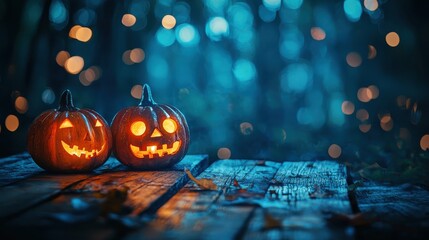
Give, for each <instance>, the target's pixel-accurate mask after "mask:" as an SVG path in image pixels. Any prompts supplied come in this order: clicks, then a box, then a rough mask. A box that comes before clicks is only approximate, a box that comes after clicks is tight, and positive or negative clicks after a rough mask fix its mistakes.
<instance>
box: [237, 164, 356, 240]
mask: <svg viewBox="0 0 429 240" xmlns="http://www.w3.org/2000/svg"><path fill="white" fill-rule="evenodd" d="M272 183H273V184H272V185H271V186H270V188H269V189H268V193H267V196H266V200H267V201H265V202H263V204H261V207H262V208H260V209H258V210H257V211H256V212H255V214H254V216H253V217H252V219H251V220H250V223H249V225H248V229H247V230H246V233H245V235H244V238H245V239H350V238H353V229H351V230H350V229H348V226H336V225H333V224H331V223H330V222H329V221H327V219H329V216H330V214H331V213H341V214H351V213H352V212H351V206H350V203H349V200H348V196H347V183H346V168H345V167H344V165H341V164H338V163H337V162H333V161H316V162H284V163H283V164H282V166H281V168H280V169H279V171H278V172H277V174H276V175H275V177H274V180H273V181H272ZM267 218H268V219H274V220H275V221H276V222H277V224H274V225H273V224H270V223H269V220H267Z"/></svg>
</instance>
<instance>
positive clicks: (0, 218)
mask: <svg viewBox="0 0 429 240" xmlns="http://www.w3.org/2000/svg"><path fill="white" fill-rule="evenodd" d="M22 161H26V162H28V161H31V162H32V160H31V159H30V160H28V159H26V160H22V158H19V161H18V162H15V163H13V164H12V165H11V166H15V167H18V169H15V171H21V170H22V169H20V168H19V167H20V166H22V165H21V164H20V162H22ZM17 164H18V165H17ZM119 165H120V163H119V162H118V161H117V160H116V159H115V158H110V159H108V161H107V162H106V164H105V165H103V166H101V167H100V168H99V169H97V170H96V171H94V172H93V173H85V174H50V173H46V172H44V171H43V172H38V173H37V172H36V174H35V175H33V176H31V177H28V178H25V176H24V175H19V174H18V175H13V176H12V177H15V176H20V177H24V178H25V179H22V180H21V181H17V182H15V183H13V184H8V185H5V186H2V187H0V196H2V197H1V198H0V223H1V222H4V221H6V220H7V219H9V218H10V217H11V216H13V215H15V214H18V213H20V212H21V211H24V210H26V209H29V208H31V207H32V206H35V205H37V204H40V203H41V202H43V201H46V200H48V199H50V198H53V197H55V196H56V195H58V194H59V193H60V192H61V191H63V190H64V189H66V188H68V187H69V186H71V185H72V184H74V183H76V182H79V181H82V180H84V179H86V178H89V177H91V176H94V175H97V174H100V173H101V172H103V171H107V170H110V169H111V168H114V167H117V166H119ZM23 171H25V170H23ZM30 175H31V173H30Z"/></svg>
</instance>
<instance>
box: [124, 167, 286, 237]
mask: <svg viewBox="0 0 429 240" xmlns="http://www.w3.org/2000/svg"><path fill="white" fill-rule="evenodd" d="M279 167H280V164H278V163H273V162H266V163H265V162H264V163H263V164H261V162H259V161H253V160H221V161H217V162H215V163H214V164H212V165H211V166H210V167H209V168H208V169H206V171H204V172H203V173H202V174H201V175H200V176H199V177H198V178H199V179H200V178H209V179H212V180H213V181H214V183H215V184H217V186H218V190H217V191H207V190H201V189H199V187H198V186H197V185H196V184H195V183H194V182H189V183H188V184H187V185H186V186H185V187H184V188H183V189H181V190H180V191H179V192H178V193H177V194H176V195H175V196H174V197H173V198H172V199H171V200H170V201H168V202H167V203H166V204H165V205H164V206H162V207H161V208H160V209H159V210H158V211H157V212H156V215H155V219H154V220H152V221H151V222H149V223H148V224H147V225H146V226H145V227H144V228H143V229H141V230H139V231H137V232H136V233H133V234H131V235H129V236H127V238H128V239H134V238H135V239H139V238H143V237H144V238H149V239H150V238H153V239H157V238H158V239H159V238H161V239H177V238H179V239H214V238H219V239H231V238H235V237H236V236H238V235H239V234H240V232H241V231H242V230H243V227H244V226H245V224H246V220H247V219H248V218H249V217H250V216H251V214H252V212H253V211H254V209H255V206H254V205H253V204H251V205H247V204H246V205H243V206H235V205H233V203H234V202H235V201H240V200H242V199H255V200H256V199H263V198H264V196H265V192H266V191H267V189H268V186H269V183H270V180H271V179H272V177H273V176H274V174H275V173H276V172H277V170H278V168H279Z"/></svg>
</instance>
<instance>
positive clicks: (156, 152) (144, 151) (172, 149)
mask: <svg viewBox="0 0 429 240" xmlns="http://www.w3.org/2000/svg"><path fill="white" fill-rule="evenodd" d="M111 129H112V135H113V153H114V154H115V156H116V157H117V158H118V159H119V161H121V162H122V163H123V164H125V165H127V166H129V167H132V168H138V169H156V168H164V167H168V166H171V165H174V164H175V163H177V162H179V161H180V160H181V159H182V158H183V157H184V156H185V154H186V151H187V149H188V145H189V128H188V124H187V123H186V119H185V117H184V116H183V114H182V113H181V112H180V111H179V110H178V109H177V108H175V107H173V106H170V105H161V104H156V103H155V102H154V100H153V98H152V93H151V91H150V88H149V86H148V85H147V84H145V85H144V87H143V94H142V98H141V101H140V104H139V105H138V106H136V107H128V108H125V109H123V110H121V111H119V112H118V113H117V114H116V116H115V117H114V119H113V121H112V126H111Z"/></svg>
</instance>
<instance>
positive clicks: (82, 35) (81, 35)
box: [75, 27, 92, 42]
mask: <svg viewBox="0 0 429 240" xmlns="http://www.w3.org/2000/svg"><path fill="white" fill-rule="evenodd" d="M75 36H76V39H77V40H79V41H81V42H88V41H89V40H90V39H91V37H92V30H91V29H90V28H87V27H80V28H78V29H77V30H76V35H75Z"/></svg>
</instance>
